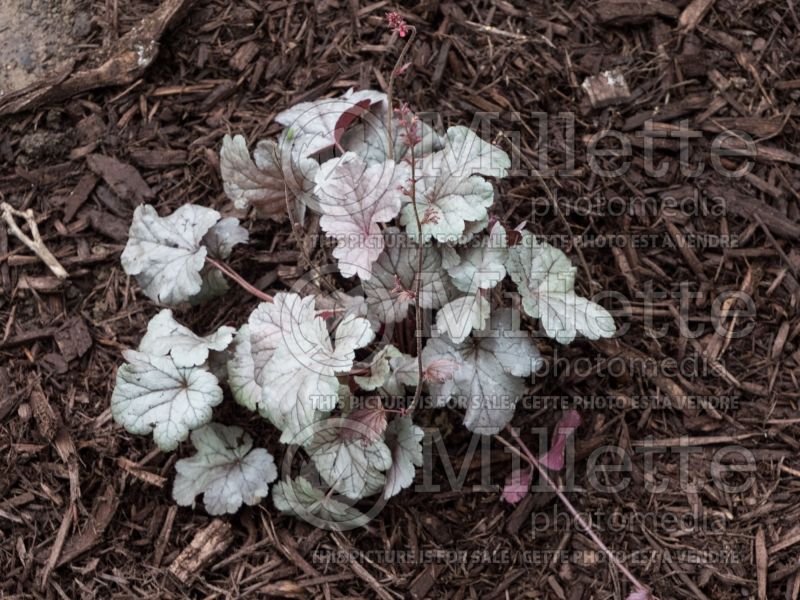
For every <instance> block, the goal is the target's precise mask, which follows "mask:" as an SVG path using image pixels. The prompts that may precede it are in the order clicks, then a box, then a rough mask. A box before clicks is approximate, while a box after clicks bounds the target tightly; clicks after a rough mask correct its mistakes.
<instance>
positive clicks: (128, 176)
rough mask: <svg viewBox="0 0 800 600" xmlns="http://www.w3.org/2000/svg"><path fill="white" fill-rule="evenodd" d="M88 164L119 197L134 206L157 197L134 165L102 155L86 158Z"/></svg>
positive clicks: (92, 155) (91, 155)
mask: <svg viewBox="0 0 800 600" xmlns="http://www.w3.org/2000/svg"><path fill="white" fill-rule="evenodd" d="M86 164H87V165H88V166H89V168H90V169H91V170H92V171H94V172H95V173H96V174H97V175H99V176H100V177H102V178H103V179H104V180H105V182H106V183H107V184H108V185H109V187H110V188H111V189H112V190H114V193H115V194H116V195H117V196H119V197H120V198H122V199H123V200H127V201H128V202H129V203H130V204H131V205H132V206H136V205H138V204H141V203H142V202H145V201H147V200H150V199H151V198H154V197H155V192H153V190H152V189H151V188H150V186H149V185H147V182H146V181H145V180H144V179H143V178H142V176H141V175H140V174H139V171H138V170H137V169H136V167H134V166H132V165H129V164H127V163H124V162H121V161H119V160H117V159H116V158H112V157H111V156H104V155H102V154H90V155H89V156H88V157H86Z"/></svg>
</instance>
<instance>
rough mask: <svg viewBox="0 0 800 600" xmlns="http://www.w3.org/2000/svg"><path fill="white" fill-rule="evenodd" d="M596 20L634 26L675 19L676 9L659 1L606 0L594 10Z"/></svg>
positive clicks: (667, 3)
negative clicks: (658, 18) (662, 18)
mask: <svg viewBox="0 0 800 600" xmlns="http://www.w3.org/2000/svg"><path fill="white" fill-rule="evenodd" d="M595 13H596V14H597V19H598V21H600V22H601V23H604V24H607V25H634V24H640V23H646V22H648V21H650V20H651V19H653V18H656V17H668V18H671V19H677V18H678V16H679V15H680V12H679V11H678V8H677V7H676V6H675V5H674V4H672V3H671V2H662V1H661V0H639V1H629V0H617V1H613V0H606V1H605V2H602V3H600V4H599V5H598V6H597V7H596V8H595Z"/></svg>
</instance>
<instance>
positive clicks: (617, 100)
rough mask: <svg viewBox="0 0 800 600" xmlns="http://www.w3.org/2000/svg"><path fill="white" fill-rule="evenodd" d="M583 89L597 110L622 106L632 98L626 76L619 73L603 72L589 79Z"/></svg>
mask: <svg viewBox="0 0 800 600" xmlns="http://www.w3.org/2000/svg"><path fill="white" fill-rule="evenodd" d="M581 87H582V88H583V91H585V92H586V95H587V96H588V97H589V102H591V103H592V106H593V107H595V108H602V107H604V106H610V105H612V104H621V103H623V102H627V101H628V100H630V98H631V92H630V90H629V89H628V83H627V82H626V81H625V76H624V75H623V74H622V73H621V72H619V71H603V72H602V73H600V74H599V75H594V76H592V77H587V78H586V79H585V80H584V82H583V84H581Z"/></svg>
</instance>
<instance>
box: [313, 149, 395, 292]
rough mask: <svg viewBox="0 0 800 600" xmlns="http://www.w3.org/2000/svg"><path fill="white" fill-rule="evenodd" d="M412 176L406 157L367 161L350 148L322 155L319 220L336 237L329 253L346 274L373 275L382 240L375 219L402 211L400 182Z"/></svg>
mask: <svg viewBox="0 0 800 600" xmlns="http://www.w3.org/2000/svg"><path fill="white" fill-rule="evenodd" d="M410 176H411V170H410V168H409V166H408V165H406V164H404V163H399V164H398V163H395V162H393V161H391V160H388V161H386V162H384V163H381V164H375V165H371V166H370V165H368V164H367V163H366V162H365V161H364V159H362V158H361V157H359V156H358V155H357V154H355V153H354V152H347V153H345V154H344V155H343V156H341V157H338V158H332V159H330V160H328V161H326V162H325V163H323V165H322V167H321V168H320V169H319V171H318V172H317V175H316V178H315V182H316V185H315V187H314V193H315V194H316V195H317V198H318V205H319V209H320V212H321V213H322V218H321V219H320V226H321V227H322V229H323V230H324V231H325V233H326V234H327V235H328V237H332V238H335V239H336V240H337V246H336V248H335V249H334V250H333V256H334V257H335V258H336V259H337V260H338V261H339V270H340V272H341V273H342V275H343V276H344V277H352V276H353V275H358V276H359V277H360V278H361V279H362V280H364V279H369V278H370V277H371V276H372V263H374V262H375V261H376V260H377V259H378V256H380V253H381V251H382V250H383V245H384V244H383V233H382V232H381V229H380V227H378V224H379V223H387V222H389V221H391V220H392V219H394V218H395V217H396V216H397V213H398V212H400V205H401V201H402V198H403V192H402V186H404V185H407V184H408V180H409V178H410Z"/></svg>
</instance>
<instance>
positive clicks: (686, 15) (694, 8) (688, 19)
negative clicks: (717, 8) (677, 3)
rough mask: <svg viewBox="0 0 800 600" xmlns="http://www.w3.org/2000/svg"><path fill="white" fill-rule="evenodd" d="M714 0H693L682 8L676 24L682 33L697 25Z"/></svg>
mask: <svg viewBox="0 0 800 600" xmlns="http://www.w3.org/2000/svg"><path fill="white" fill-rule="evenodd" d="M714 1H715V0H694V1H693V2H692V3H691V4H689V6H687V7H686V8H684V9H683V12H682V13H681V16H680V18H679V19H678V26H679V27H680V28H681V30H682V33H687V32H689V31H691V30H692V29H694V28H695V27H697V24H698V23H699V22H700V21H702V20H703V17H704V16H705V15H706V13H707V12H708V9H710V8H711V6H712V5H713V4H714Z"/></svg>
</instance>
